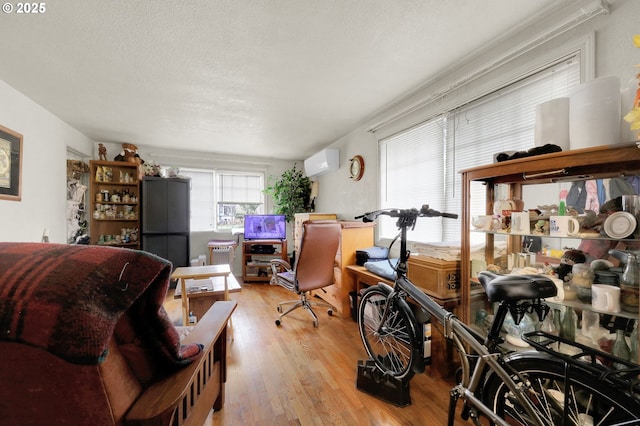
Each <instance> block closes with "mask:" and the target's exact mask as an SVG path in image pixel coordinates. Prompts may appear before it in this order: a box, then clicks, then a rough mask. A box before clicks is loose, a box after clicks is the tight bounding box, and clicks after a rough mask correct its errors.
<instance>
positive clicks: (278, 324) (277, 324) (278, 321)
mask: <svg viewBox="0 0 640 426" xmlns="http://www.w3.org/2000/svg"><path fill="white" fill-rule="evenodd" d="M280 324H281V323H280V320H279V319H277V320H276V326H278V327H280Z"/></svg>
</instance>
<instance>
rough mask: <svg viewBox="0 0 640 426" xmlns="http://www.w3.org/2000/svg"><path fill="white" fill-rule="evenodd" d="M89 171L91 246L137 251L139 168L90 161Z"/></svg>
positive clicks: (129, 164) (110, 162)
mask: <svg viewBox="0 0 640 426" xmlns="http://www.w3.org/2000/svg"><path fill="white" fill-rule="evenodd" d="M89 168H90V186H89V187H90V189H89V192H90V208H89V214H90V219H89V235H90V242H91V244H97V245H113V246H120V247H129V248H134V249H139V248H140V239H139V230H140V180H139V172H140V169H139V165H138V164H135V163H128V162H121V161H91V162H90V163H89Z"/></svg>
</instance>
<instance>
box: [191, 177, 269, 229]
mask: <svg viewBox="0 0 640 426" xmlns="http://www.w3.org/2000/svg"><path fill="white" fill-rule="evenodd" d="M181 173H182V174H184V175H185V176H188V177H190V178H191V231H193V232H198V231H213V230H215V231H223V232H225V231H226V232H231V231H233V230H234V229H242V228H243V226H244V215H245V214H253V213H258V214H260V213H263V210H264V197H263V194H262V190H263V189H264V174H263V173H256V172H235V171H218V170H196V169H191V170H189V169H187V170H184V169H183V170H181Z"/></svg>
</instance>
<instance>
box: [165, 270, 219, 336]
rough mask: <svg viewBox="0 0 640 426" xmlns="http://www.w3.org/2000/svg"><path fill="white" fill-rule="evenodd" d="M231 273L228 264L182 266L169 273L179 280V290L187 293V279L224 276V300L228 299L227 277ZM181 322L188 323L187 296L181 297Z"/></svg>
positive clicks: (173, 278) (172, 277)
mask: <svg viewBox="0 0 640 426" xmlns="http://www.w3.org/2000/svg"><path fill="white" fill-rule="evenodd" d="M229 274H231V267H230V266H229V265H208V266H182V267H179V268H176V270H175V271H173V274H171V279H172V280H180V291H181V293H182V294H187V283H186V281H187V280H188V279H193V280H201V279H207V278H213V277H224V293H223V294H224V300H229V283H228V281H229V280H228V277H229ZM182 324H183V325H188V324H189V298H188V297H183V298H182Z"/></svg>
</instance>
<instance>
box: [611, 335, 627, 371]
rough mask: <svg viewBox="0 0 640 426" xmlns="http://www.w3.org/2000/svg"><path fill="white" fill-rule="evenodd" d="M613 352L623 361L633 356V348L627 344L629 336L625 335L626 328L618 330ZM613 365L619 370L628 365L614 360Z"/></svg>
mask: <svg viewBox="0 0 640 426" xmlns="http://www.w3.org/2000/svg"><path fill="white" fill-rule="evenodd" d="M611 353H612V354H613V356H615V357H616V358H620V359H621V360H623V361H629V358H630V357H631V350H630V349H629V345H627V338H626V337H625V335H624V330H622V329H618V330H616V340H615V342H613V348H612V350H611ZM613 367H614V368H616V369H618V370H620V369H623V368H627V366H626V365H624V364H622V363H618V362H614V363H613Z"/></svg>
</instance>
